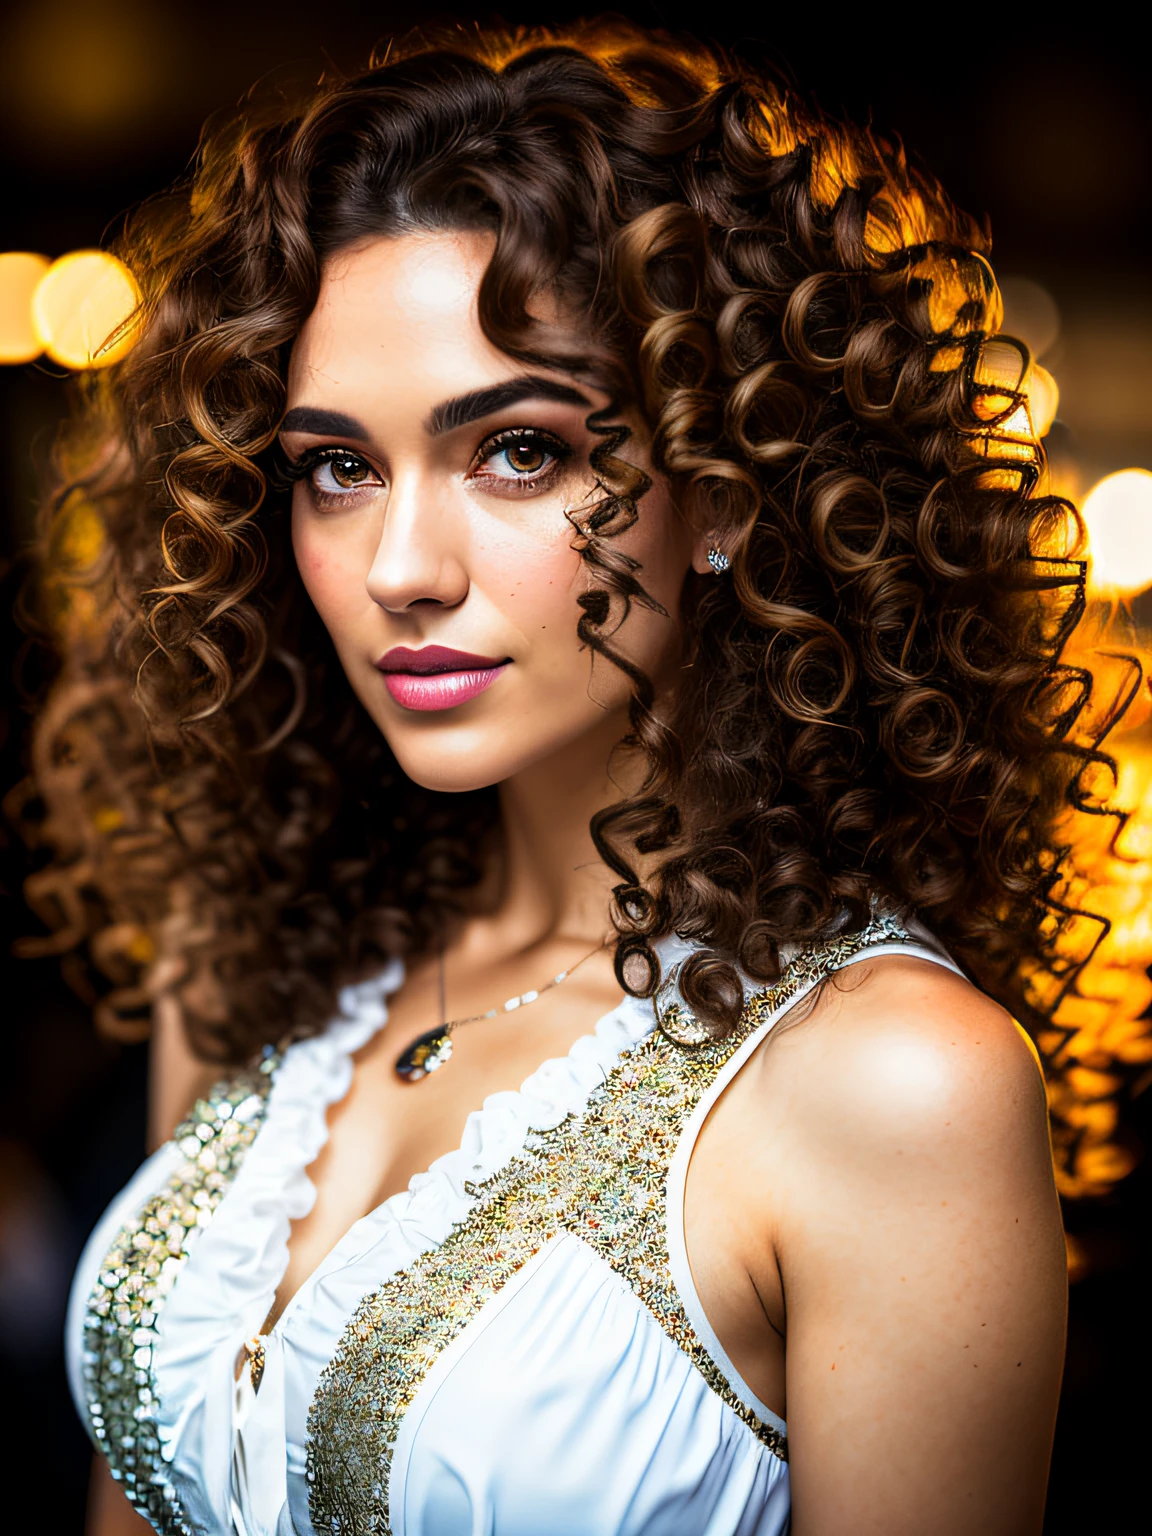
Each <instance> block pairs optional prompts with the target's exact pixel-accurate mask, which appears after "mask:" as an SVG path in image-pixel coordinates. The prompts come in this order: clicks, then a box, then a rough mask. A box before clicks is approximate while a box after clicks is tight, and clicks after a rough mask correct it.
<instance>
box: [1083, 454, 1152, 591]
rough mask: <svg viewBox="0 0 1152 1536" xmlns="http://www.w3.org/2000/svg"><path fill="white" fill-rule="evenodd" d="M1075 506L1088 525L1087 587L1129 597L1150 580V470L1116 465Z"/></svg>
mask: <svg viewBox="0 0 1152 1536" xmlns="http://www.w3.org/2000/svg"><path fill="white" fill-rule="evenodd" d="M1080 510H1081V513H1082V515H1083V518H1084V522H1085V525H1086V526H1087V529H1088V553H1089V556H1090V560H1091V565H1090V567H1089V578H1088V579H1089V583H1090V585H1091V586H1092V588H1093V589H1094V590H1095V591H1097V592H1100V593H1102V594H1104V593H1115V594H1118V595H1120V596H1122V597H1131V596H1133V595H1134V594H1135V593H1137V592H1143V591H1144V589H1145V587H1149V586H1152V474H1149V472H1148V471H1147V470H1146V469H1121V470H1118V471H1117V473H1116V474H1114V475H1106V476H1105V477H1104V479H1103V480H1101V481H1100V482H1099V483H1098V484H1097V485H1094V486H1093V487H1092V489H1091V490H1090V491H1089V492H1088V495H1087V496H1086V497H1085V498H1084V505H1083V506H1082V507H1081V509H1080Z"/></svg>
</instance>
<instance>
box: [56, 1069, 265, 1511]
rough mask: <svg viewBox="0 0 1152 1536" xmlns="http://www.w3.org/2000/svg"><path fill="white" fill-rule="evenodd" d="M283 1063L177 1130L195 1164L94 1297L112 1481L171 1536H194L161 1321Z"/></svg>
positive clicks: (91, 1336)
mask: <svg viewBox="0 0 1152 1536" xmlns="http://www.w3.org/2000/svg"><path fill="white" fill-rule="evenodd" d="M279 1063H280V1058H279V1057H278V1056H277V1055H275V1054H274V1053H269V1055H267V1056H266V1057H265V1059H264V1060H263V1061H262V1062H261V1063H260V1065H259V1067H257V1068H255V1069H254V1070H253V1071H250V1072H245V1073H242V1074H240V1075H239V1076H238V1077H235V1078H232V1079H230V1080H229V1081H227V1082H223V1083H220V1084H219V1085H218V1086H217V1087H215V1088H213V1090H212V1092H211V1093H210V1094H209V1095H208V1097H207V1098H206V1099H201V1100H199V1102H198V1103H197V1104H196V1105H195V1106H194V1108H193V1110H192V1113H191V1114H190V1115H189V1117H188V1119H187V1120H185V1121H184V1122H183V1124H182V1125H180V1126H178V1127H177V1130H176V1134H175V1137H174V1140H175V1143H176V1145H177V1147H179V1149H180V1151H181V1152H182V1153H183V1154H184V1158H185V1161H184V1162H183V1163H181V1165H180V1166H179V1167H178V1168H177V1170H176V1172H175V1173H174V1174H173V1175H172V1177H171V1178H170V1179H169V1180H168V1182H167V1184H166V1185H165V1186H164V1188H163V1189H162V1190H161V1191H160V1192H159V1194H156V1195H153V1196H152V1198H151V1199H150V1200H149V1201H148V1202H147V1203H146V1204H145V1205H144V1207H143V1208H142V1209H141V1210H140V1211H139V1212H138V1213H137V1215H135V1216H134V1217H133V1218H132V1220H131V1221H129V1222H128V1223H127V1224H126V1225H125V1226H124V1227H123V1228H122V1229H121V1231H120V1232H119V1233H118V1234H117V1237H116V1241H115V1243H114V1244H113V1246H112V1248H111V1250H110V1251H109V1253H108V1254H107V1256H106V1258H105V1260H104V1263H103V1265H102V1266H101V1270H100V1275H99V1277H98V1279H97V1281H96V1284H95V1285H94V1286H93V1288H92V1294H91V1296H90V1297H89V1298H88V1306H87V1311H86V1315H85V1320H84V1381H85V1386H86V1389H87V1397H88V1418H89V1422H90V1423H91V1426H92V1434H93V1435H94V1437H95V1439H96V1441H97V1443H98V1445H99V1446H100V1449H101V1450H102V1451H103V1452H104V1454H105V1456H107V1458H108V1464H109V1466H110V1468H111V1471H112V1476H113V1477H114V1478H115V1479H116V1481H117V1482H118V1483H119V1484H120V1485H121V1487H122V1488H123V1489H124V1492H125V1493H126V1494H127V1495H128V1499H129V1502H130V1503H131V1504H132V1506H133V1508H134V1509H135V1510H136V1511H137V1512H138V1513H139V1514H141V1515H143V1516H144V1518H145V1519H146V1520H149V1521H150V1522H151V1523H152V1525H153V1526H154V1527H155V1529H156V1530H157V1531H160V1532H161V1533H162V1536H192V1527H191V1525H190V1524H189V1523H188V1520H187V1518H186V1516H185V1514H184V1511H183V1509H182V1508H181V1506H180V1500H179V1498H178V1496H177V1494H176V1490H175V1489H174V1488H173V1486H172V1483H171V1480H170V1479H169V1477H168V1473H167V1468H166V1465H165V1461H164V1455H163V1451H162V1449H161V1445H160V1435H159V1430H158V1426H157V1422H156V1410H157V1401H156V1380H155V1376H154V1374H153V1370H152V1348H153V1345H154V1344H155V1342H156V1338H157V1334H156V1322H157V1319H158V1317H159V1315H160V1312H161V1311H162V1309H163V1306H164V1302H165V1300H166V1298H167V1297H168V1295H169V1293H170V1292H171V1290H172V1286H173V1284H174V1283H175V1280H176V1277H177V1276H178V1274H179V1273H180V1270H181V1269H182V1267H183V1265H184V1261H185V1260H186V1259H187V1257H188V1254H189V1251H190V1249H191V1248H192V1247H193V1246H194V1244H195V1242H196V1238H197V1236H198V1235H199V1234H200V1233H201V1232H202V1231H203V1230H204V1228H205V1227H206V1226H207V1225H208V1224H209V1222H210V1221H211V1220H212V1217H213V1214H214V1213H215V1211H216V1208H217V1206H218V1205H219V1204H220V1202H221V1200H222V1199H223V1198H224V1196H225V1194H226V1193H227V1191H228V1188H229V1186H230V1185H231V1183H232V1180H233V1179H234V1178H235V1177H236V1174H237V1171H238V1170H239V1167H240V1164H241V1163H242V1162H243V1160H244V1154H245V1153H246V1152H247V1150H248V1148H249V1147H250V1146H251V1145H252V1143H253V1141H254V1140H255V1139H256V1133H257V1131H258V1130H259V1128H260V1126H261V1124H262V1122H263V1119H264V1112H265V1109H266V1106H267V1101H268V1094H269V1091H270V1089H271V1087H272V1077H273V1074H274V1073H275V1071H276V1068H277V1067H278V1066H279Z"/></svg>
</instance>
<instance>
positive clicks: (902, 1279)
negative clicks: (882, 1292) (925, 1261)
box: [900, 1275, 907, 1285]
mask: <svg viewBox="0 0 1152 1536" xmlns="http://www.w3.org/2000/svg"><path fill="white" fill-rule="evenodd" d="M906 1278H907V1277H906V1276H905V1275H901V1276H900V1284H901V1285H903V1284H904V1281H905V1279H906Z"/></svg>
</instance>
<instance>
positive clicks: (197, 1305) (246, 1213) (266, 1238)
mask: <svg viewBox="0 0 1152 1536" xmlns="http://www.w3.org/2000/svg"><path fill="white" fill-rule="evenodd" d="M402 979H403V967H402V966H401V965H400V964H399V963H395V964H393V965H390V966H389V967H388V968H387V970H386V971H384V973H383V974H382V975H381V976H379V977H376V978H374V979H373V980H371V981H368V982H363V983H360V984H359V985H357V986H352V987H345V988H343V989H342V991H341V992H340V994H339V1008H340V1012H339V1014H338V1015H337V1016H336V1017H335V1018H334V1019H333V1020H332V1022H331V1023H330V1024H329V1026H328V1028H327V1029H326V1030H325V1032H324V1034H322V1035H318V1036H315V1037H314V1038H312V1039H309V1040H302V1041H299V1042H297V1043H296V1044H294V1045H292V1046H290V1047H289V1048H288V1050H287V1051H286V1052H285V1054H284V1060H283V1062H282V1063H281V1065H280V1068H279V1070H278V1071H277V1073H276V1076H275V1080H274V1082H273V1085H272V1089H271V1092H270V1094H269V1098H268V1105H267V1112H266V1117H265V1121H264V1124H263V1125H262V1126H261V1128H260V1133H259V1135H258V1136H257V1137H256V1140H255V1141H254V1143H253V1144H252V1146H251V1148H250V1149H249V1151H248V1154H247V1156H246V1158H245V1160H244V1163H243V1165H242V1166H241V1168H240V1171H239V1173H238V1174H237V1176H236V1179H235V1182H234V1183H233V1185H232V1187H231V1189H229V1191H228V1193H227V1195H226V1196H225V1198H224V1200H223V1201H222V1202H221V1204H220V1206H219V1208H218V1209H217V1211H216V1214H215V1216H214V1218H213V1220H212V1223H211V1225H210V1226H208V1227H207V1228H206V1229H205V1231H204V1232H203V1234H202V1236H201V1238H200V1240H199V1242H198V1244H197V1246H196V1249H195V1251H194V1252H193V1253H192V1254H191V1255H190V1256H189V1259H188V1263H187V1265H186V1266H185V1268H184V1270H183V1272H182V1273H181V1275H180V1283H179V1284H178V1285H177V1286H175V1287H174V1288H173V1291H172V1294H171V1296H170V1297H169V1299H168V1302H167V1305H166V1307H165V1311H164V1313H163V1317H162V1320H161V1322H160V1325H159V1329H158V1332H159V1338H158V1341H157V1345H156V1348H155V1351H154V1367H153V1368H154V1371H155V1376H156V1386H157V1395H158V1398H159V1401H160V1405H161V1415H160V1418H161V1424H160V1436H161V1442H162V1445H163V1447H164V1455H165V1459H166V1460H168V1459H172V1460H173V1466H174V1470H175V1471H176V1472H177V1474H179V1473H180V1472H181V1471H185V1470H186V1472H187V1474H188V1475H190V1476H191V1477H193V1478H195V1477H197V1476H200V1477H203V1475H204V1472H205V1471H206V1470H207V1468H206V1467H205V1464H204V1462H203V1461H202V1460H201V1454H202V1452H203V1451H204V1450H205V1449H206V1448H207V1447H206V1445H205V1444H204V1441H205V1439H209V1440H215V1438H216V1437H215V1435H214V1434H213V1433H212V1430H211V1426H209V1425H208V1424H207V1423H206V1422H197V1421H198V1420H201V1419H203V1412H202V1410H203V1409H204V1408H205V1406H206V1404H207V1399H208V1398H210V1397H211V1396H213V1395H215V1393H216V1392H218V1391H219V1390H220V1389H221V1388H223V1389H224V1390H225V1392H226V1393H227V1400H228V1401H229V1402H230V1399H231V1392H230V1390H229V1388H230V1380H231V1363H232V1360H233V1358H234V1356H235V1352H236V1349H237V1347H238V1342H239V1341H240V1340H243V1339H245V1338H249V1337H251V1336H252V1335H253V1334H255V1333H256V1332H257V1331H258V1330H259V1328H260V1325H261V1323H262V1322H263V1320H264V1318H265V1317H266V1316H267V1313H268V1308H269V1306H270V1305H271V1303H272V1299H273V1297H274V1296H275V1293H276V1287H277V1286H278V1285H279V1283H280V1279H281V1277H282V1275H283V1273H284V1269H285V1266H286V1264H287V1260H288V1239H289V1236H290V1233H291V1223H292V1222H293V1221H298V1220H299V1219H300V1218H301V1217H303V1216H306V1215H307V1214H308V1212H309V1211H310V1210H311V1209H312V1206H313V1205H314V1204H315V1201H316V1189H315V1186H314V1185H313V1183H312V1180H311V1179H310V1178H309V1177H308V1173H307V1169H308V1168H309V1166H310V1165H311V1164H312V1162H313V1161H314V1160H315V1158H316V1157H317V1156H318V1155H319V1153H320V1150H321V1149H322V1147H323V1146H324V1143H325V1141H326V1140H327V1138H328V1122H327V1112H328V1108H329V1106H330V1105H331V1104H333V1103H335V1102H336V1101H337V1100H338V1099H341V1098H343V1096H344V1095H345V1094H346V1093H347V1092H348V1088H349V1085H350V1083H351V1081H352V1056H353V1054H354V1053H355V1052H356V1051H358V1050H359V1049H360V1048H361V1047H362V1046H363V1045H364V1044H365V1043H366V1042H367V1041H368V1040H370V1039H371V1038H372V1036H373V1035H374V1034H376V1032H377V1031H378V1030H379V1029H380V1028H381V1027H382V1025H383V1024H384V1023H385V1021H386V1019H387V1016H388V1011H387V1007H386V1005H385V998H386V997H387V996H388V995H389V994H390V993H391V992H394V991H395V990H396V988H397V987H398V986H399V985H400V982H401V980H402ZM221 1376H223V1378H224V1379H223V1380H222V1381H217V1378H218V1377H221ZM211 1416H212V1415H211V1414H210V1415H209V1417H211ZM213 1470H214V1469H213ZM218 1496H223V1497H226V1496H227V1495H226V1489H224V1488H221V1489H220V1490H219V1495H218ZM211 1502H212V1503H213V1504H214V1503H215V1502H216V1500H215V1499H212V1500H211Z"/></svg>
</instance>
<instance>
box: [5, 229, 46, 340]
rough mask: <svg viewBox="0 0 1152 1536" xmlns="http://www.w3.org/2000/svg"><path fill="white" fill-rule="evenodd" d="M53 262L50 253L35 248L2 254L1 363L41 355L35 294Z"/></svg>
mask: <svg viewBox="0 0 1152 1536" xmlns="http://www.w3.org/2000/svg"><path fill="white" fill-rule="evenodd" d="M50 265H51V264H50V262H49V260H48V258H47V256H37V255H35V254H33V252H31V251H5V252H4V253H3V255H0V363H30V362H31V361H32V359H33V358H34V357H39V355H40V352H41V350H42V346H41V342H40V338H39V336H38V335H37V334H36V328H35V326H34V325H33V324H32V295H33V293H34V292H35V291H36V287H37V285H38V284H39V282H40V279H41V278H42V277H43V276H44V274H45V272H47V271H48V268H49V266H50Z"/></svg>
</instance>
